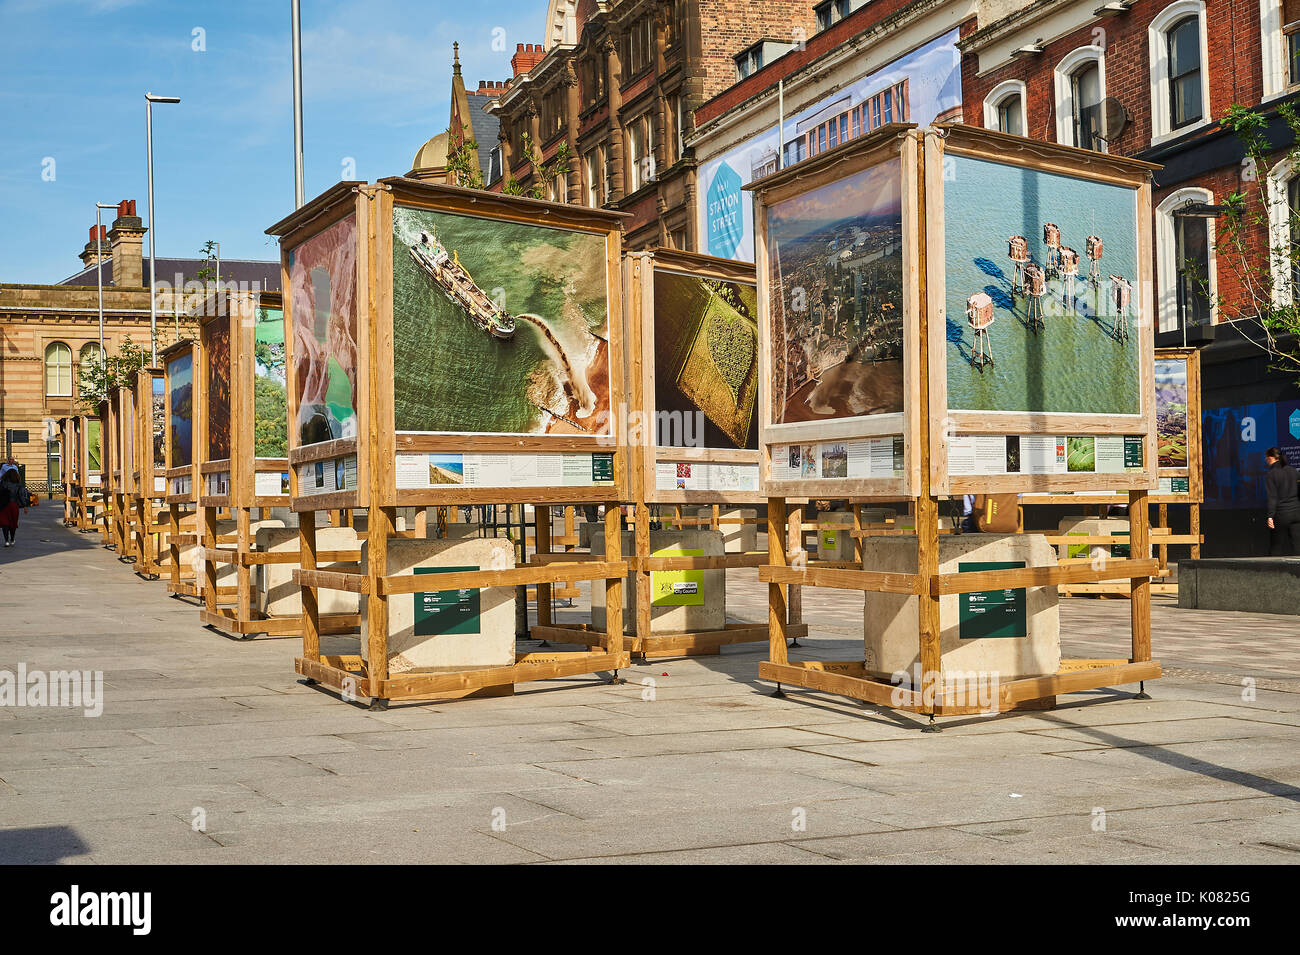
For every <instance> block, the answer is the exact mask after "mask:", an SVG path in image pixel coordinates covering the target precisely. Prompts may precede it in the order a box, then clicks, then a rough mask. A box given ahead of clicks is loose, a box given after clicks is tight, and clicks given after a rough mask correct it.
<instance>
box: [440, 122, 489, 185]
mask: <svg viewBox="0 0 1300 955" xmlns="http://www.w3.org/2000/svg"><path fill="white" fill-rule="evenodd" d="M447 142H449V143H453V144H454V145H452V147H451V148H450V149H448V150H447V173H448V175H449V176H450V179H451V184H452V185H453V186H464V187H465V188H466V189H482V188H483V187H484V185H485V183H484V182H483V173H482V172H481V171H480V170H478V169H475V168H474V157H475V155H476V154H477V153H478V142H477V141H476V140H474V139H470V138H468V137H462V138H461V141H460V142H459V143H456V141H455V137H453V136H452V134H451V127H450V126H448V127H447Z"/></svg>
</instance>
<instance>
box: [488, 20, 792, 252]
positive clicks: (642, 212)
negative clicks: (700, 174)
mask: <svg viewBox="0 0 1300 955" xmlns="http://www.w3.org/2000/svg"><path fill="white" fill-rule="evenodd" d="M813 6H814V4H813V2H812V0H613V2H609V3H597V2H595V0H577V2H574V0H550V4H549V7H548V10H547V18H546V35H545V36H544V37H543V38H542V42H540V43H535V44H527V43H524V44H519V45H518V47H517V49H516V51H515V55H514V58H513V61H512V70H513V75H512V76H511V78H510V80H509V81H508V82H507V83H506V84H505V86H504V87H501V88H493V87H485V86H481V87H480V89H479V92H480V93H482V92H484V91H485V89H486V90H487V91H491V92H495V93H496V95H495V96H494V97H493V99H492V102H491V103H490V104H489V105H488V107H487V111H488V112H489V113H490V114H491V115H492V116H494V117H496V118H497V120H498V121H499V123H500V132H499V135H498V142H497V144H496V147H497V148H496V149H495V150H494V152H493V155H492V157H491V158H490V160H489V165H490V175H489V176H488V179H489V188H492V189H495V190H501V189H503V188H505V187H506V185H507V183H509V182H510V181H511V180H514V181H515V182H517V183H520V184H522V185H523V186H524V187H531V186H532V185H533V184H534V182H535V180H536V178H537V177H538V174H539V170H538V169H536V168H534V162H533V158H540V159H541V162H542V165H543V167H545V171H546V172H547V173H550V172H551V171H552V170H553V169H554V160H555V157H556V155H557V151H559V149H560V147H561V144H567V149H568V154H569V169H568V172H567V175H564V174H559V175H555V176H553V177H550V176H548V178H550V179H551V181H549V182H546V183H545V184H544V188H545V192H546V195H547V197H548V198H551V199H555V200H557V201H562V202H578V203H582V204H584V205H589V206H603V207H605V208H609V209H616V210H619V211H622V212H626V213H628V214H629V216H630V218H629V219H628V221H627V223H626V225H625V238H626V246H627V247H628V248H630V249H639V248H646V247H649V246H655V245H665V246H672V247H674V248H685V249H689V248H696V247H697V245H698V242H697V239H696V235H695V230H696V217H695V215H694V204H695V201H696V195H697V187H696V170H695V162H694V160H693V159H692V157H691V156H690V153H689V151H688V150H687V149H686V148H685V137H686V136H687V134H688V133H689V132H690V129H691V124H692V118H691V117H692V114H693V113H694V111H695V110H696V109H697V108H698V107H699V106H700V105H701V104H703V103H704V102H705V101H706V100H708V99H709V98H711V97H712V96H714V95H715V94H717V93H718V92H720V91H721V90H723V89H725V88H726V87H728V86H730V85H732V84H733V83H734V82H735V80H736V77H737V70H738V69H739V68H740V67H739V66H738V64H737V61H736V59H735V56H736V54H738V53H740V52H741V51H742V50H747V49H749V50H751V53H752V54H753V56H752V57H751V61H752V60H754V59H761V57H762V56H763V54H764V52H765V51H774V50H783V49H786V48H788V47H789V46H791V45H793V44H795V43H797V42H800V41H801V40H802V39H803V38H804V37H806V36H808V35H811V34H812V32H813V30H814V23H815V17H814V13H813ZM480 145H482V144H481V143H480Z"/></svg>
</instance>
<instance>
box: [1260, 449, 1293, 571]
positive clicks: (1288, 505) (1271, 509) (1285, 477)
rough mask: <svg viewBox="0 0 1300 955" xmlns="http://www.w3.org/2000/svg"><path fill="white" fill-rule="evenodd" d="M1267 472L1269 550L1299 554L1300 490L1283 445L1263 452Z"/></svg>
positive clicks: (1265, 480)
mask: <svg viewBox="0 0 1300 955" xmlns="http://www.w3.org/2000/svg"><path fill="white" fill-rule="evenodd" d="M1264 460H1265V461H1266V462H1267V463H1268V471H1267V472H1266V473H1265V474H1264V489H1265V491H1266V492H1267V494H1268V529H1269V537H1270V538H1271V540H1270V547H1269V553H1270V554H1272V555H1273V556H1274V557H1281V556H1283V555H1285V554H1288V553H1290V554H1300V496H1297V495H1298V494H1300V491H1297V487H1296V484H1297V474H1296V469H1295V468H1293V467H1292V466H1291V465H1289V464H1287V461H1286V455H1285V454H1283V453H1282V450H1281V448H1269V449H1268V450H1267V451H1266V452H1264Z"/></svg>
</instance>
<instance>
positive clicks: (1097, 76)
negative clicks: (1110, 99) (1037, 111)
mask: <svg viewBox="0 0 1300 955" xmlns="http://www.w3.org/2000/svg"><path fill="white" fill-rule="evenodd" d="M1054 79H1055V83H1056V141H1057V142H1059V143H1064V144H1065V145H1067V146H1078V147H1079V148H1080V149H1093V150H1097V151H1100V152H1105V151H1106V143H1105V141H1104V140H1103V139H1102V138H1101V101H1102V100H1103V99H1105V98H1106V54H1105V51H1104V50H1102V48H1101V47H1099V46H1083V47H1079V49H1077V50H1074V51H1072V52H1070V53H1068V54H1067V55H1066V56H1065V57H1064V58H1063V59H1062V60H1061V62H1060V63H1058V64H1057V65H1056V70H1055V76H1054Z"/></svg>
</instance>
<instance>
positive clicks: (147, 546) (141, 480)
mask: <svg viewBox="0 0 1300 955" xmlns="http://www.w3.org/2000/svg"><path fill="white" fill-rule="evenodd" d="M162 380H163V373H162V369H159V368H141V369H140V370H139V371H137V372H136V378H135V389H134V395H133V398H132V404H133V407H134V410H135V421H134V423H135V433H134V434H133V435H132V447H133V449H134V456H133V462H132V467H133V476H132V481H131V485H132V494H131V499H130V501H129V502H128V504H129V506H130V508H131V518H130V522H131V529H132V538H133V540H132V551H133V553H134V554H135V558H136V565H135V572H136V574H137V575H138V576H140V577H143V578H145V579H146V580H157V579H158V578H159V577H160V576H161V573H162V570H161V568H162V564H163V563H165V560H166V559H165V557H164V555H163V544H164V543H165V540H166V535H167V531H168V524H167V522H165V521H160V520H159V519H158V513H159V511H158V509H159V507H160V506H161V505H162V503H163V501H164V498H165V497H166V479H165V478H164V477H163V473H162V470H160V469H158V468H157V467H156V466H155V464H156V462H155V461H154V459H153V428H154V420H153V385H154V382H155V381H162ZM159 483H162V485H163V486H162V487H159V486H158V484H159Z"/></svg>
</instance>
